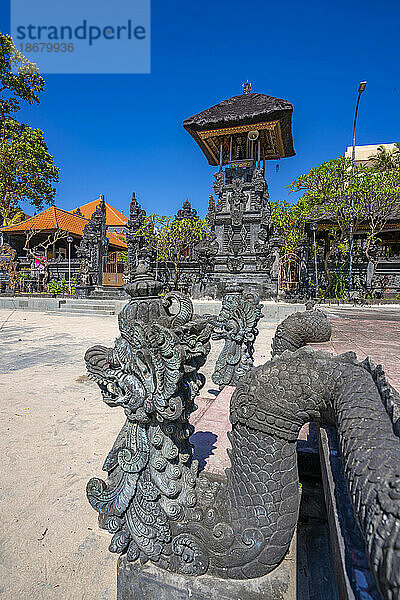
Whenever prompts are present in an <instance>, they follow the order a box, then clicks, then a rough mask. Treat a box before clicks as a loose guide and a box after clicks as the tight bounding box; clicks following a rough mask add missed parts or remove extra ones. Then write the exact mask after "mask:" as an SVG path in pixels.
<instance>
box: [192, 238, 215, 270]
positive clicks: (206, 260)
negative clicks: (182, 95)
mask: <svg viewBox="0 0 400 600" xmlns="http://www.w3.org/2000/svg"><path fill="white" fill-rule="evenodd" d="M218 248H219V245H218V242H217V241H216V239H215V235H213V234H210V236H209V237H207V238H205V239H203V240H200V242H198V243H197V244H196V245H195V246H194V247H193V258H194V259H195V260H197V261H198V263H199V267H200V275H204V274H205V273H207V271H209V270H210V269H211V268H212V266H213V264H214V262H215V256H216V254H217V252H218Z"/></svg>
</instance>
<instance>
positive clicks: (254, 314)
mask: <svg viewBox="0 0 400 600" xmlns="http://www.w3.org/2000/svg"><path fill="white" fill-rule="evenodd" d="M261 308H262V305H261V304H259V303H258V296H257V295H256V294H252V293H245V294H243V290H242V289H241V288H238V289H237V290H235V291H231V292H230V293H228V294H226V296H224V299H223V301H222V308H221V312H220V313H219V315H218V317H217V320H216V324H215V330H214V333H213V336H212V337H213V339H214V340H220V339H224V340H225V345H224V347H223V349H222V352H221V354H220V355H219V357H218V360H217V362H216V365H215V370H214V373H213V375H212V380H213V382H214V383H216V384H217V385H219V387H220V389H222V388H223V387H224V386H225V385H236V384H237V382H238V381H239V379H240V377H243V375H244V374H245V373H247V371H249V370H250V369H251V368H252V366H253V364H254V361H253V354H254V340H255V339H256V337H257V335H258V329H257V325H258V322H259V320H260V319H261V317H262V312H261Z"/></svg>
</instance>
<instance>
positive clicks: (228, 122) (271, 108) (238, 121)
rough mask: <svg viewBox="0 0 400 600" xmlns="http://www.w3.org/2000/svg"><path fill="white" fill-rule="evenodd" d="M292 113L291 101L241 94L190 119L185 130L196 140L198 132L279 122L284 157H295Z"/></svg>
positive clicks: (185, 123)
mask: <svg viewBox="0 0 400 600" xmlns="http://www.w3.org/2000/svg"><path fill="white" fill-rule="evenodd" d="M292 113H293V105H292V104H291V103H290V102H288V100H282V99H281V98H274V97H273V96H267V95H266V94H256V93H253V94H251V93H250V94H239V95H238V96H232V98H228V99H227V100H223V101H222V102H219V104H216V105H215V106H211V107H210V108H206V110H203V111H202V112H200V113H198V114H197V115H193V116H192V117H189V118H188V119H186V120H185V121H184V122H183V127H184V128H185V129H186V130H187V131H188V132H189V133H190V134H191V135H192V136H193V137H196V135H195V133H196V132H197V131H207V130H209V129H220V128H221V129H223V128H225V127H234V126H239V125H243V124H245V123H246V124H247V123H249V124H250V123H251V124H252V123H254V124H256V123H263V122H269V121H280V124H281V132H282V141H283V145H284V150H285V156H294V155H295V151H294V148H293V138H292Z"/></svg>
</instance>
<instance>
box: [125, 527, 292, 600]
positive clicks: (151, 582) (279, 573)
mask: <svg viewBox="0 0 400 600" xmlns="http://www.w3.org/2000/svg"><path fill="white" fill-rule="evenodd" d="M189 598H190V599H191V600H296V536H294V538H293V540H292V543H291V546H290V549H289V552H288V554H287V555H286V557H285V559H284V560H283V561H282V563H281V564H280V565H279V567H278V568H277V569H275V570H274V571H273V572H272V573H269V574H268V575H266V576H265V577H260V578H258V579H246V580H243V581H239V580H233V579H221V578H220V577H212V576H210V575H201V576H199V577H190V576H188V575H178V574H176V573H169V572H168V571H164V570H162V569H159V568H158V567H155V566H154V565H152V564H149V563H147V564H146V565H140V564H138V563H136V562H135V563H129V562H128V561H127V560H126V557H125V556H122V557H121V558H119V560H118V566H117V600H188V599H189Z"/></svg>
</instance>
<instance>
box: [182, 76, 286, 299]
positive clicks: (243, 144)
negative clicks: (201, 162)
mask: <svg viewBox="0 0 400 600" xmlns="http://www.w3.org/2000/svg"><path fill="white" fill-rule="evenodd" d="M292 113H293V106H292V104H291V103H290V102H288V101H287V100H282V99H280V98H274V97H273V96H267V95H265V94H258V93H252V91H251V84H250V83H249V82H248V81H247V82H246V83H245V84H243V93H242V94H240V95H238V96H233V97H232V98H229V99H227V100H223V101H222V102H220V103H219V104H216V105H215V106H212V107H211V108H207V109H206V110H204V111H202V112H201V113H199V114H197V115H194V116H193V117H190V118H189V119H186V120H185V121H184V123H183V127H184V128H185V129H186V131H188V133H190V135H191V136H192V137H193V139H194V140H195V141H196V143H197V144H198V145H199V147H200V149H201V150H202V152H203V153H204V155H205V157H206V158H207V160H208V162H209V164H210V165H212V166H217V167H219V169H218V171H217V172H216V173H215V175H214V178H215V181H214V185H213V187H214V191H215V194H216V199H215V198H214V197H213V196H211V197H210V201H209V212H208V215H207V219H208V222H209V223H210V225H211V229H212V234H213V238H214V240H213V243H212V253H213V254H214V256H213V257H212V260H210V265H212V268H211V270H210V274H209V281H208V283H207V288H206V289H205V290H203V293H206V294H210V295H212V296H214V297H221V296H223V295H224V293H225V290H226V287H227V285H230V284H232V281H234V282H235V283H237V284H240V285H243V284H244V285H247V286H250V288H251V289H254V291H257V292H258V293H259V294H260V295H261V297H264V298H267V297H273V296H275V295H276V293H277V279H278V260H279V242H278V240H277V239H276V238H274V236H273V227H272V220H271V212H270V207H269V202H268V198H269V194H268V185H267V182H266V180H265V161H266V160H279V159H281V158H287V157H289V156H294V155H295V151H294V148H293V139H292ZM215 242H216V243H215Z"/></svg>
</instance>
